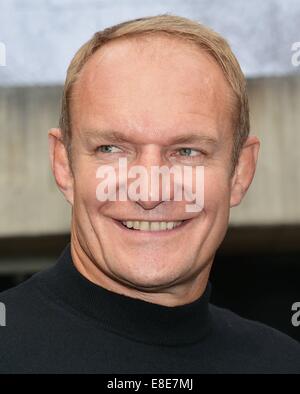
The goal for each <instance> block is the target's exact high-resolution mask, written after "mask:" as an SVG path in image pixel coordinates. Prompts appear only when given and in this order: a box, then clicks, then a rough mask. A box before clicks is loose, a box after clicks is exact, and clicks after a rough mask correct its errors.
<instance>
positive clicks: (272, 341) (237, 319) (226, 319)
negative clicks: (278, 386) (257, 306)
mask: <svg viewBox="0 0 300 394" xmlns="http://www.w3.org/2000/svg"><path fill="white" fill-rule="evenodd" d="M210 310H211V316H212V320H213V324H212V326H213V331H214V335H215V337H216V338H220V339H221V338H222V341H223V343H224V341H225V342H226V341H227V345H228V346H230V347H231V350H232V352H233V353H234V352H235V353H243V354H244V355H245V358H248V360H250V359H252V362H253V368H254V369H255V368H257V369H258V370H267V371H268V370H270V371H272V372H273V370H274V371H275V372H292V373H300V344H299V343H298V342H297V341H296V340H294V339H292V338H290V337H289V336H287V335H286V334H283V333H282V332H280V331H278V330H276V329H274V328H271V327H269V326H267V325H265V324H263V323H260V322H257V321H252V320H248V319H245V318H242V317H241V316H239V315H237V314H235V313H233V312H232V311H230V310H228V309H224V308H220V307H217V306H215V305H210ZM225 346H226V343H225ZM255 366H256V367H255Z"/></svg>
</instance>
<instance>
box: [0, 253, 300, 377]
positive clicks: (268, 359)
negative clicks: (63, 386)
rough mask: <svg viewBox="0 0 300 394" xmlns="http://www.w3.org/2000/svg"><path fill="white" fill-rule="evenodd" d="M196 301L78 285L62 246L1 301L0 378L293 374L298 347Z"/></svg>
mask: <svg viewBox="0 0 300 394" xmlns="http://www.w3.org/2000/svg"><path fill="white" fill-rule="evenodd" d="M210 291H211V288H210V285H208V287H207V288H206V291H205V293H204V294H203V295H202V297H200V298H199V299H198V300H196V301H194V302H192V303H190V304H187V305H183V306H178V307H166V306H161V305H157V304H152V303H148V302H145V301H142V300H138V299H134V298H130V297H127V296H124V295H120V294H116V293H113V292H110V291H108V290H106V289H104V288H102V287H99V286H97V285H95V284H93V283H91V282H89V281H88V280H87V279H86V278H84V277H83V276H82V275H81V274H80V273H79V272H78V271H77V269H76V268H75V266H74V265H73V262H72V258H71V253H70V247H69V246H68V247H67V248H66V249H65V251H64V252H63V254H62V255H61V257H60V258H59V260H58V262H57V264H56V265H55V266H54V267H52V268H50V269H48V270H46V271H44V272H41V273H38V274H36V275H34V276H33V277H32V278H31V279H29V280H28V281H26V282H24V283H22V284H21V285H19V286H17V287H15V288H13V289H10V290H8V291H6V292H4V293H2V294H0V301H1V302H3V303H4V304H5V306H6V327H0V372H1V373H138V374H141V373H178V374H181V373H299V372H300V345H299V344H298V343H297V342H295V341H294V340H292V339H290V338H289V337H287V336H285V335H284V334H281V333H280V332H278V331H276V330H274V329H272V328H269V327H266V326H265V325H263V324H260V323H256V322H251V321H249V320H245V319H242V318H240V317H239V316H237V315H235V314H234V313H232V312H230V311H228V310H224V309H221V308H218V307H215V306H213V305H211V304H209V297H210Z"/></svg>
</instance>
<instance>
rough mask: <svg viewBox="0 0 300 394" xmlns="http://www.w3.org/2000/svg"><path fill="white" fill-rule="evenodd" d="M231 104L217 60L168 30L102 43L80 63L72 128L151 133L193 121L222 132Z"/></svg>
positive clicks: (160, 133)
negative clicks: (151, 34)
mask: <svg viewBox="0 0 300 394" xmlns="http://www.w3.org/2000/svg"><path fill="white" fill-rule="evenodd" d="M232 110H233V99H232V94H231V89H230V87H229V84H228V82H227V81H226V79H225V77H224V75H223V72H222V70H221V68H220V67H219V65H218V64H217V63H216V62H215V60H214V59H213V58H212V57H211V56H209V55H208V54H207V53H206V52H204V51H201V50H200V49H199V48H198V47H196V45H195V44H187V43H186V42H185V41H183V40H181V39H177V38H172V37H166V36H149V37H143V39H141V37H139V38H130V39H118V40H115V41H112V42H110V43H109V44H106V45H105V46H104V47H102V48H101V49H100V50H98V51H97V52H96V53H95V54H94V55H93V56H92V57H91V58H90V59H89V60H88V62H87V63H86V64H85V65H84V67H83V69H82V71H81V73H80V75H79V77H78V79H77V82H76V83H75V85H74V86H73V92H72V99H71V119H72V130H74V131H76V133H80V132H81V131H82V130H83V129H93V128H99V129H100V128H106V129H108V128H110V129H114V130H119V131H124V132H125V131H126V132H127V133H128V132H130V130H131V132H132V133H134V134H135V135H139V134H141V137H142V138H146V137H147V138H150V139H151V138H152V139H153V138H154V139H155V138H158V137H160V138H163V136H168V135H170V133H171V134H173V133H175V132H176V130H178V132H179V133H180V134H182V132H183V131H184V129H191V128H192V129H194V130H195V129H196V126H201V127H202V126H203V127H205V128H206V129H210V130H211V131H212V132H214V133H218V132H221V131H222V130H223V129H224V127H225V126H224V125H225V124H226V122H227V123H228V124H229V123H231V112H232ZM203 127H202V128H203ZM221 128H222V130H221Z"/></svg>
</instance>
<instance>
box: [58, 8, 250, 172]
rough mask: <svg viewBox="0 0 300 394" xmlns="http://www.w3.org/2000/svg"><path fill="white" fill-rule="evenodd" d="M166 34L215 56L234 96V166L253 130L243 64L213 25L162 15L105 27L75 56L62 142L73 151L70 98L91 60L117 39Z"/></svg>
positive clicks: (62, 120)
mask: <svg viewBox="0 0 300 394" xmlns="http://www.w3.org/2000/svg"><path fill="white" fill-rule="evenodd" d="M157 33H164V34H168V35H170V36H171V37H177V38H180V39H183V40H185V41H186V42H187V43H194V44H196V45H197V46H198V47H199V48H200V49H201V50H204V51H206V52H207V53H208V54H209V55H210V56H212V57H213V58H214V59H215V61H216V62H217V63H218V64H219V66H220V67H221V69H222V71H223V73H224V76H225V78H226V80H227V81H228V83H229V85H230V87H231V90H232V92H233V95H234V97H235V101H236V103H235V111H234V117H233V118H234V122H233V123H234V125H233V126H234V130H233V131H234V145H233V157H232V159H233V166H235V164H236V163H237V161H238V157H239V152H240V149H241V147H242V146H243V144H244V142H245V141H246V139H247V137H248V135H249V132H250V121H249V107H248V96H247V90H246V80H245V77H244V74H243V72H242V70H241V68H240V65H239V63H238V61H237V59H236V57H235V55H234V54H233V52H232V50H231V48H230V46H229V44H228V43H227V41H226V40H225V39H224V38H223V37H221V36H220V35H219V34H218V33H216V32H215V31H213V30H211V29H210V28H208V27H206V26H204V25H202V24H200V23H198V22H195V21H192V20H190V19H187V18H184V17H180V16H175V15H169V14H163V15H157V16H151V17H145V18H139V19H134V20H130V21H127V22H123V23H120V24H117V25H114V26H112V27H109V28H106V29H104V30H102V31H99V32H97V33H95V34H94V35H93V37H92V38H91V39H90V40H89V41H88V42H86V43H85V44H84V45H83V46H82V47H81V48H80V49H79V50H78V51H77V53H76V54H75V56H74V57H73V59H72V61H71V63H70V65H69V67H68V71H67V76H66V81H65V85H64V89H63V96H62V106H61V115H60V121H59V127H60V129H61V131H62V134H63V141H64V143H65V146H66V148H67V151H68V153H70V146H71V121H70V120H71V118H70V97H71V94H72V86H73V85H74V82H75V81H76V80H77V78H78V76H79V73H80V71H81V70H82V68H83V66H84V65H85V63H86V62H87V61H88V59H89V58H90V57H91V56H92V55H93V54H94V53H95V52H96V51H97V50H98V49H99V48H101V47H102V46H103V45H105V44H107V43H108V42H110V41H112V40H116V39H118V38H130V37H136V36H145V35H149V34H157Z"/></svg>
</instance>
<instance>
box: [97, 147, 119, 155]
mask: <svg viewBox="0 0 300 394" xmlns="http://www.w3.org/2000/svg"><path fill="white" fill-rule="evenodd" d="M97 152H101V153H120V152H122V151H121V149H120V148H118V147H117V146H115V145H100V146H99V147H98V148H97Z"/></svg>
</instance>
